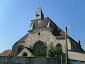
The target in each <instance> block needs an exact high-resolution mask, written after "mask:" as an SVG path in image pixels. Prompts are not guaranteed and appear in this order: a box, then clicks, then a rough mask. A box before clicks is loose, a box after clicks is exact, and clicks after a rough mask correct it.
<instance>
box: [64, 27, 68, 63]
mask: <svg viewBox="0 0 85 64" xmlns="http://www.w3.org/2000/svg"><path fill="white" fill-rule="evenodd" d="M65 31H66V32H65V43H66V57H65V60H66V64H68V43H67V27H66V29H65Z"/></svg>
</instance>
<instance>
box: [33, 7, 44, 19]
mask: <svg viewBox="0 0 85 64" xmlns="http://www.w3.org/2000/svg"><path fill="white" fill-rule="evenodd" d="M39 19H41V20H42V19H44V15H43V13H42V10H41V8H37V10H36V12H35V14H34V16H33V17H32V20H39Z"/></svg>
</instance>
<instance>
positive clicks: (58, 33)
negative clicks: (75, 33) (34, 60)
mask: <svg viewBox="0 0 85 64" xmlns="http://www.w3.org/2000/svg"><path fill="white" fill-rule="evenodd" d="M49 21H50V22H51V23H52V24H54V25H55V27H54V30H53V32H52V34H53V35H54V36H56V38H65V32H64V31H63V30H62V29H61V28H59V27H58V26H57V25H56V24H55V23H54V22H53V21H52V20H51V19H50V18H49V17H46V18H44V19H43V20H42V22H40V23H39V24H38V25H37V26H36V27H35V28H42V27H43V28H47V25H48V22H49ZM67 37H70V36H67Z"/></svg>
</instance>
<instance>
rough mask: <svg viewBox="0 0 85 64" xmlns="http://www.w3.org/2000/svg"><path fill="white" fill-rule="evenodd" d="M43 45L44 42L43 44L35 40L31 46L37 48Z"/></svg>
mask: <svg viewBox="0 0 85 64" xmlns="http://www.w3.org/2000/svg"><path fill="white" fill-rule="evenodd" d="M43 45H44V44H43V42H42V41H37V42H36V43H35V44H34V46H33V48H34V49H36V48H39V47H40V48H42V46H43Z"/></svg>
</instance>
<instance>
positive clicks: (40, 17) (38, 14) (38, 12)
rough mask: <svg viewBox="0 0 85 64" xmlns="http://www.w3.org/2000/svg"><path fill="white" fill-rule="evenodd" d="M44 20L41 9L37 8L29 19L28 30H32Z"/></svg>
mask: <svg viewBox="0 0 85 64" xmlns="http://www.w3.org/2000/svg"><path fill="white" fill-rule="evenodd" d="M43 19H44V14H43V13H42V10H41V8H37V10H36V12H35V14H34V16H33V17H32V19H31V24H30V30H32V29H34V28H35V27H36V26H37V25H38V24H39V23H40V22H41V21H42V20H43Z"/></svg>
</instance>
